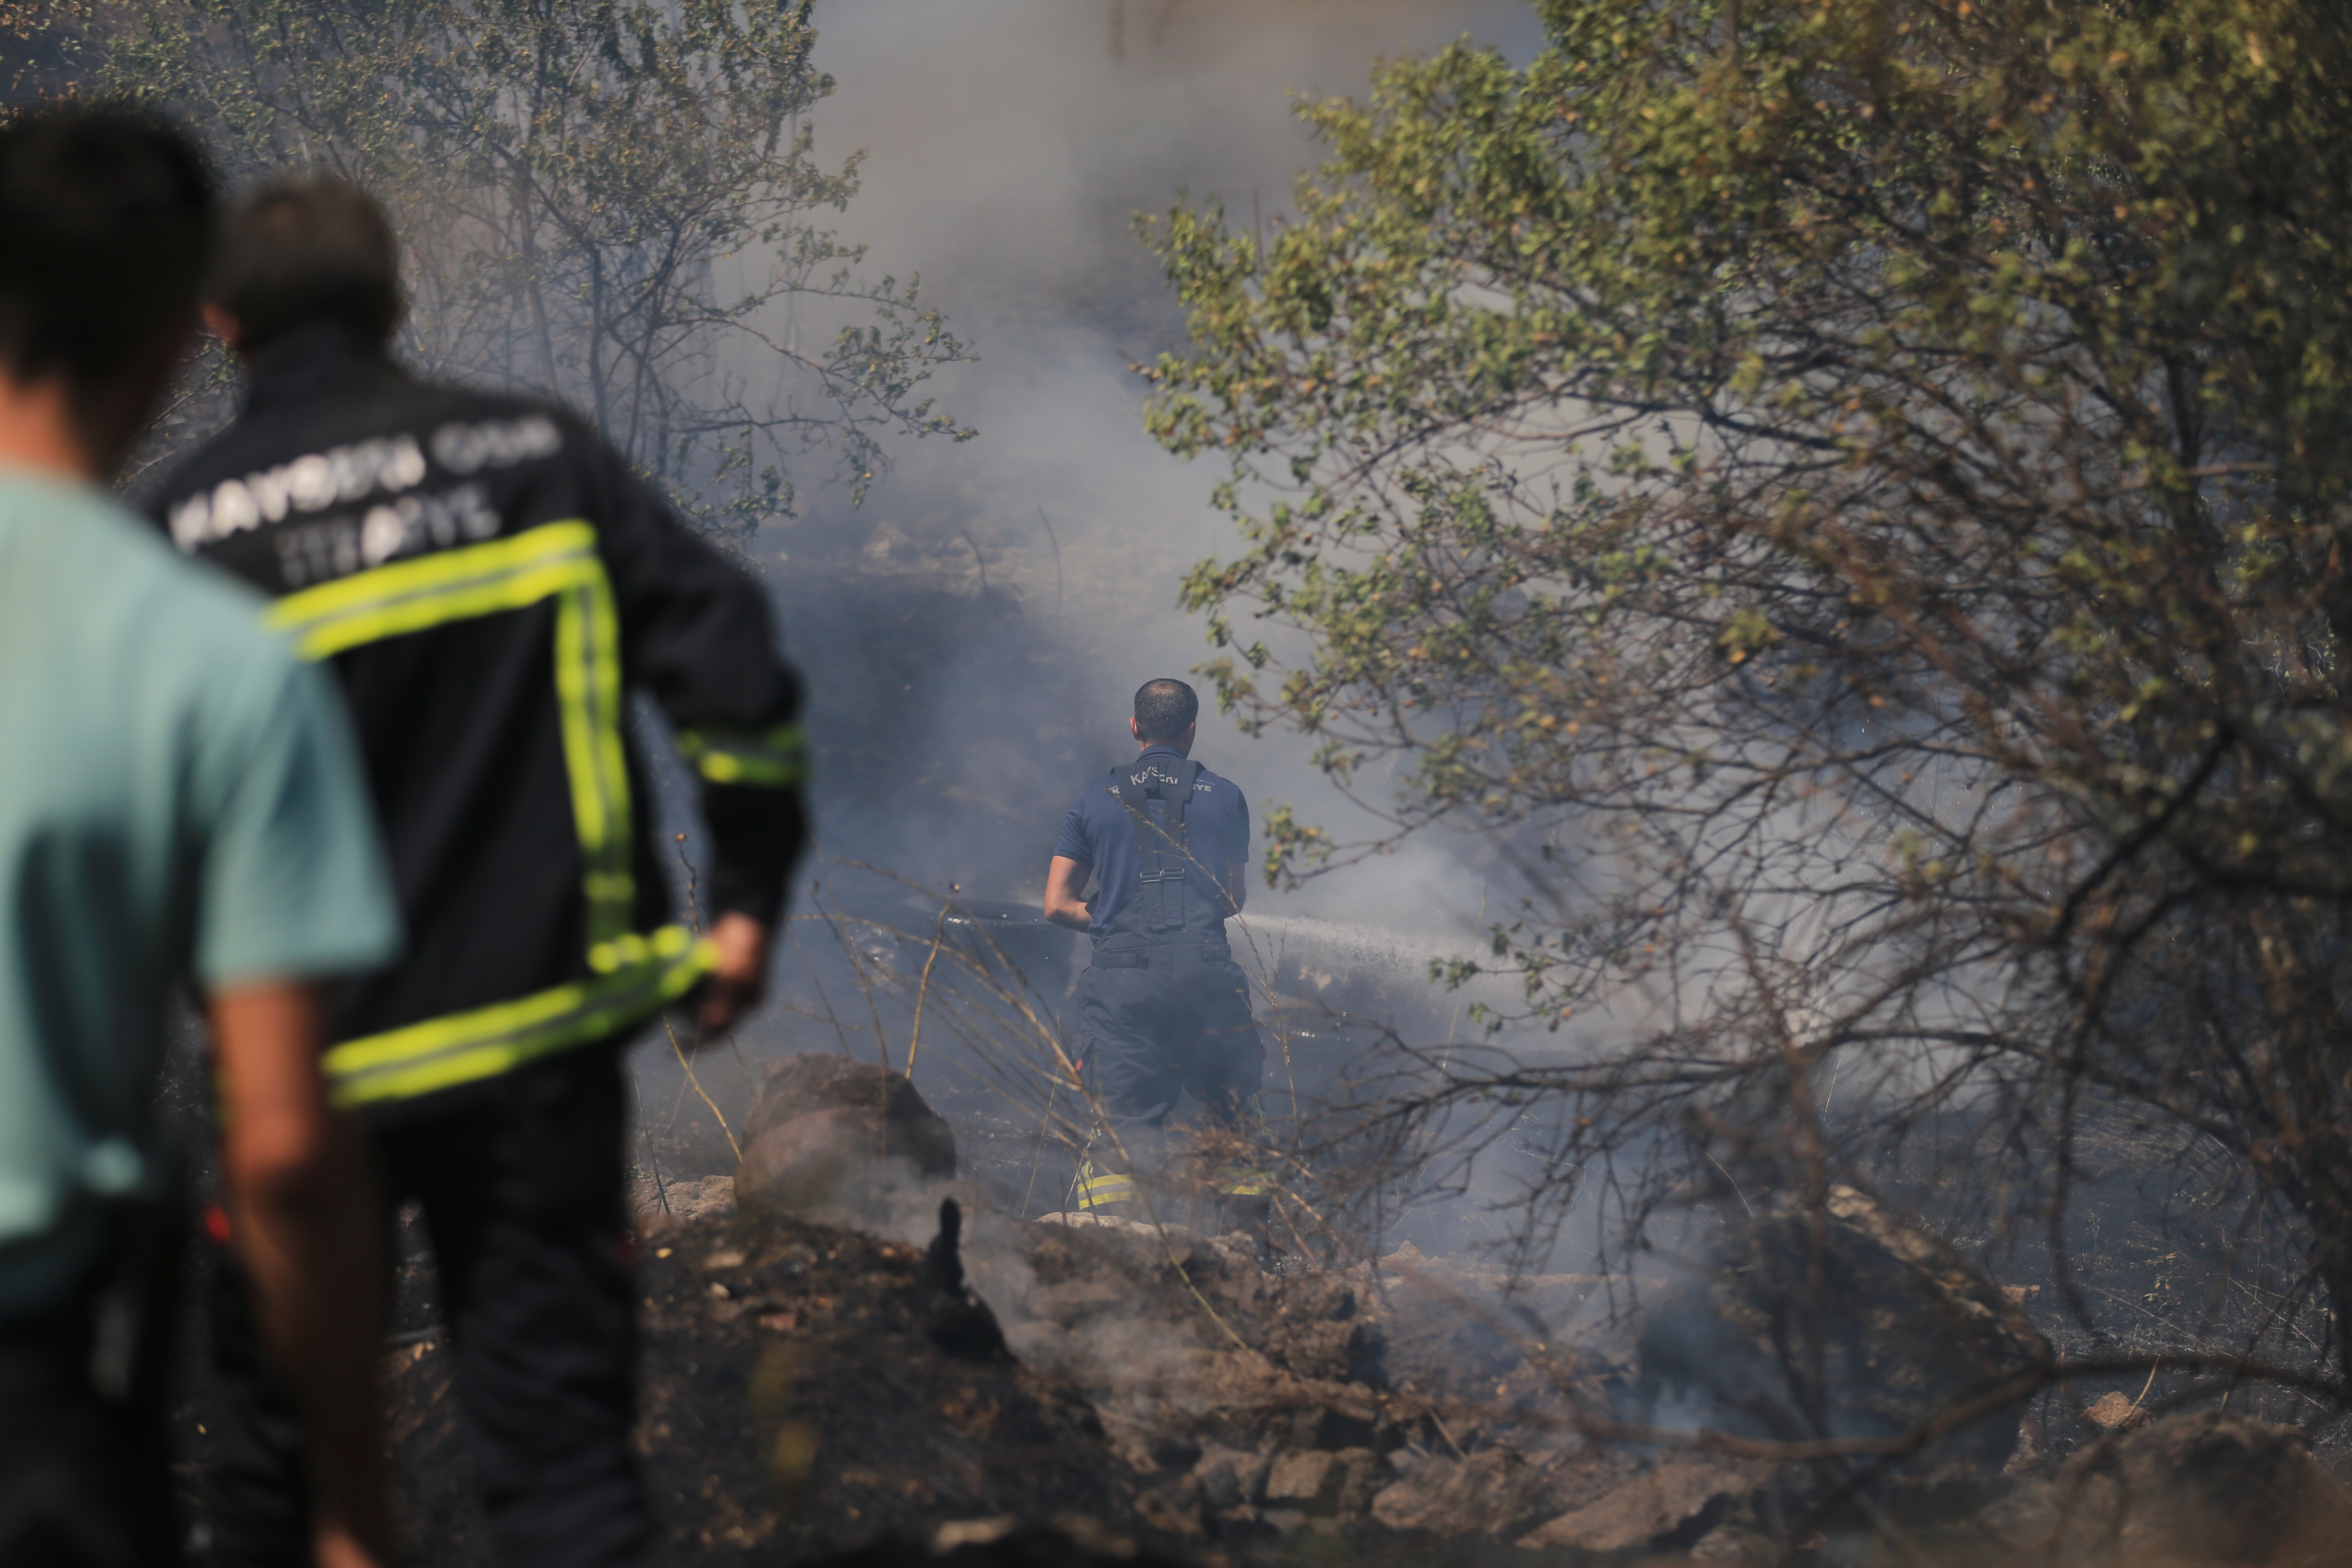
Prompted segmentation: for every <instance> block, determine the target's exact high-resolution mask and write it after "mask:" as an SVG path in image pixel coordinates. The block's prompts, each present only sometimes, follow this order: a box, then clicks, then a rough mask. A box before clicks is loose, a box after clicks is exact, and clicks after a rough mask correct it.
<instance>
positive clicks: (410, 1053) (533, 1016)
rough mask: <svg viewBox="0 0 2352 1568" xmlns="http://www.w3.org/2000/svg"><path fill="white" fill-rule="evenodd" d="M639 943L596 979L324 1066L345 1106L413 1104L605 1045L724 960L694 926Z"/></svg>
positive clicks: (331, 1055) (418, 1028)
mask: <svg viewBox="0 0 2352 1568" xmlns="http://www.w3.org/2000/svg"><path fill="white" fill-rule="evenodd" d="M634 942H635V949H636V951H635V955H634V956H633V957H631V958H630V959H629V960H628V961H627V962H625V963H622V964H621V965H620V966H619V967H617V968H615V969H614V970H613V971H612V972H611V973H605V974H602V975H599V976H598V977H597V978H595V979H593V980H587V981H581V982H578V983H576V984H570V985H558V986H556V987H554V988H553V989H552V990H548V991H541V992H539V993H538V994H535V995H530V996H521V997H517V998H516V999H515V1000H513V1001H511V1002H499V1003H494V1004H492V1005H489V1006H488V1007H478V1008H476V1009H474V1010H473V1011H472V1012H469V1013H452V1014H449V1015H448V1016H445V1017H439V1018H428V1019H426V1020H425V1021H424V1022H423V1023H419V1024H411V1025H408V1026H406V1027H404V1028H399V1029H393V1030H389V1031H387V1032H386V1033H384V1034H381V1035H370V1036H368V1037H364V1038H362V1039H357V1040H346V1041H344V1042H343V1043H342V1044H341V1045H339V1046H336V1047H333V1048H332V1049H331V1050H329V1051H328V1052H327V1054H326V1057H325V1058H324V1066H325V1068H326V1071H327V1078H328V1081H329V1084H330V1086H331V1094H332V1096H333V1098H334V1101H335V1103H336V1104H337V1105H339V1106H341V1107H343V1108H345V1109H347V1110H349V1109H352V1108H356V1107H360V1106H366V1105H373V1104H377V1103H380V1102H382V1101H384V1100H410V1099H414V1098H415V1097H416V1096H418V1095H421V1094H431V1093H433V1092H435V1091H436V1090H438V1089H454V1088H456V1087H457V1086H458V1085H459V1084H466V1083H474V1082H477V1081H478V1080H480V1079H487V1078H496V1077H498V1076H499V1074H500V1073H505V1072H511V1071H512V1070H513V1069H515V1068H519V1067H520V1066H522V1065H523V1064H524V1063H526V1062H529V1061H532V1060H535V1059H537V1058H541V1057H544V1056H550V1055H552V1054H553V1053H555V1052H557V1051H561V1050H565V1049H568V1048H570V1047H573V1046H582V1045H586V1044H588V1043H589V1042H591V1041H593V1040H599V1039H603V1038H604V1037H606V1036H609V1035H611V1034H614V1032H616V1031H617V1030H619V1029H621V1028H623V1027H625V1026H627V1025H629V1024H633V1023H635V1021H636V1020H638V1019H639V1018H642V1017H644V1016H646V1014H648V1013H651V1012H652V1011H654V1009H656V1008H657V1007H660V1006H662V1005H664V1004H666V1003H669V1002H675V1001H676V1000H677V999H678V998H679V997H680V996H683V995H685V994H687V993H688V991H690V990H692V989H693V988H694V985H695V983H696V982H697V981H698V980H700V979H701V978H702V977H703V975H705V974H706V973H709V970H710V967H711V965H712V964H713V963H716V962H717V959H718V951H717V949H715V948H714V947H712V946H711V944H710V943H709V942H708V941H706V940H704V939H701V938H698V937H697V936H696V935H695V934H694V933H693V932H692V931H688V930H687V929H686V927H684V926H676V925H672V926H664V927H662V928H661V929H660V930H659V931H655V932H654V933H653V934H652V935H651V936H649V937H638V938H635V939H634Z"/></svg>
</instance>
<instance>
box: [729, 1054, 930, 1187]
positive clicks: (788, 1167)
mask: <svg viewBox="0 0 2352 1568" xmlns="http://www.w3.org/2000/svg"><path fill="white" fill-rule="evenodd" d="M743 1133H744V1136H743V1160H742V1163H741V1164H740V1165H739V1166H738V1167H737V1168H736V1172H735V1189H734V1195H735V1202H736V1203H737V1205H739V1206H740V1207H742V1208H744V1209H746V1210H751V1211H754V1212H756V1211H760V1210H763V1209H764V1210H771V1211H780V1212H783V1213H790V1214H801V1215H808V1214H814V1213H818V1212H820V1211H824V1210H827V1209H832V1208H836V1207H841V1206H850V1207H857V1206H862V1205H865V1204H866V1202H867V1201H868V1200H870V1199H871V1198H872V1197H873V1195H874V1194H875V1193H876V1192H877V1189H880V1188H885V1187H890V1186H896V1185H903V1184H906V1183H908V1181H909V1180H910V1179H911V1180H913V1181H924V1180H944V1179H946V1178H948V1177H950V1176H953V1175H954V1174H955V1169H956V1143H955V1131H954V1129H952V1128H950V1126H949V1125H948V1123H947V1121H946V1119H945V1118H943V1117H941V1116H940V1114H939V1113H938V1112H937V1111H935V1110H932V1109H931V1108H930V1107H929V1105H927V1104H925V1103H924V1102H923V1097H922V1096H921V1095H920V1094H919V1093H918V1092H916V1089H915V1086H914V1085H913V1084H911V1083H909V1082H908V1081H907V1079H905V1078H904V1077H902V1076H901V1075H899V1074H898V1073H895V1072H890V1071H887V1070H886V1069H884V1068H878V1067H869V1066H867V1065H866V1064H865V1063H862V1062H854V1061H852V1060H850V1059H849V1058H847V1057H830V1056H799V1057H786V1058H784V1059H783V1060H782V1061H780V1062H777V1063H775V1064H773V1065H772V1066H771V1067H770V1068H768V1070H767V1072H766V1074H765V1075H764V1076H763V1077H762V1078H761V1081H760V1092H759V1096H758V1098H757V1099H755V1100H753V1101H752V1102H751V1116H750V1118H749V1119H748V1120H747V1121H746V1122H745V1123H744V1129H743Z"/></svg>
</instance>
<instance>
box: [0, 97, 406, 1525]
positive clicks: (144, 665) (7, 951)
mask: <svg viewBox="0 0 2352 1568" xmlns="http://www.w3.org/2000/svg"><path fill="white" fill-rule="evenodd" d="M210 219H211V192H210V185H209V181H208V179H207V178H206V176H205V172H204V169H203V166H202V164H201V163H200V162H199V161H198V160H197V158H196V156H195V155H194V153H193V152H192V151H190V150H189V149H188V148H187V146H186V145H185V143H184V142H182V141H181V140H180V139H179V138H178V137H177V136H175V135H173V134H172V133H171V132H168V131H165V130H164V129H163V128H162V127H160V126H158V125H156V124H154V123H152V122H151V121H145V120H142V119H140V118H137V117H133V116H129V115H125V114H121V113H114V112H97V113H91V112H86V111H85V112H73V111H67V112H41V113H34V114H30V115H26V116H22V117H19V118H18V119H16V121H13V122H11V123H10V124H9V125H8V126H7V128H6V129H5V130H0V1562H6V1563H17V1562H44V1563H46V1562H67V1563H89V1564H105V1565H112V1564H117V1563H121V1564H124V1565H125V1568H129V1565H131V1564H142V1565H143V1564H148V1563H157V1562H161V1561H165V1560H167V1559H169V1558H170V1557H172V1556H173V1553H174V1546H175V1542H174V1541H173V1534H174V1531H173V1521H172V1514H173V1508H172V1503H171V1495H170V1489H169V1487H168V1485H167V1484H166V1477H165V1472H164V1469H163V1463H162V1457H163V1440H162V1426H161V1421H160V1419H159V1413H158V1412H157V1410H156V1409H154V1408H153V1407H152V1404H147V1403H142V1402H143V1401H148V1400H151V1399H152V1386H151V1384H150V1382H149V1380H148V1379H147V1378H146V1377H144V1376H143V1375H142V1374H141V1373H139V1371H138V1370H137V1358H136V1357H134V1356H130V1355H126V1354H125V1353H123V1352H124V1351H125V1347H124V1346H122V1345H120V1344H115V1343H111V1342H110V1325H112V1324H115V1323H119V1322H121V1321H123V1313H122V1312H121V1307H122V1306H123V1305H124V1304H125V1295H124V1292H123V1290H122V1289H121V1279H122V1276H123V1268H122V1265H123V1262H124V1258H123V1254H124V1253H125V1251H126V1247H127V1245H128V1243H127V1237H128V1236H129V1234H130V1232H131V1226H128V1225H126V1223H125V1222H126V1216H127V1215H131V1214H133V1213H135V1212H137V1210H138V1206H139V1202H140V1200H142V1198H149V1197H152V1196H153V1195H154V1189H155V1187H156V1184H157V1181H158V1175H159V1173H157V1172H156V1171H154V1170H153V1169H152V1146H151V1140H152V1128H151V1126H150V1121H151V1115H150V1112H151V1102H152V1099H153V1096H154V1084H155V1076H156V1070H157V1068H158V1066H159V1064H160V1062H161V1060H162V1058H163V1047H164V1029H163V1020H164V1011H165V1001H166V995H167V993H168V991H169V989H170V988H171V986H172V985H173V984H174V983H175V982H176V981H179V980H182V979H185V980H186V981H188V982H190V983H191V984H193V985H194V988H195V990H196V992H197V994H199V995H200V996H202V997H203V998H204V1000H205V1004H206V1007H207V1010H208V1012H209V1014H210V1016H211V1020H212V1025H213V1041H214V1052H215V1058H214V1069H215V1079H216V1082H217V1085H218V1093H219V1104H220V1110H221V1117H222V1123H223V1133H222V1148H221V1163H222V1173H223V1184H224V1194H225V1197H226V1202H227V1204H228V1206H229V1208H230V1210H231V1211H232V1213H233V1214H234V1215H236V1229H237V1234H238V1239H239V1245H240V1249H241V1252H242V1255H243V1257H242V1260H243V1262H244V1263H245V1265H246V1267H247V1269H248V1270H249V1271H250V1272H251V1273H253V1275H254V1276H255V1278H256V1279H257V1280H258V1281H260V1286H259V1290H258V1293H259V1294H260V1295H261V1296H263V1297H264V1298H265V1300H264V1304H263V1306H262V1309H261V1315H262V1316H263V1318H264V1320H265V1321H266V1322H267V1323H268V1327H269V1328H270V1329H271V1330H272V1331H273V1332H272V1339H273V1341H274V1344H273V1349H274V1350H275V1351H276V1352H277V1353H278V1358H279V1359H280V1361H281V1362H282V1363H285V1365H286V1366H287V1367H288V1369H289V1375H290V1376H291V1378H292V1380H293V1381H294V1382H295V1383H296V1384H298V1385H299V1387H300V1389H301V1391H302V1393H301V1397H302V1403H303V1407H304V1413H305V1416H306V1419H307V1421H308V1423H309V1426H310V1436H311V1441H312V1455H313V1461H314V1465H315V1468H317V1470H318V1471H319V1473H320V1477H321V1479H322V1483H323V1484H322V1490H324V1491H325V1492H326V1493H327V1494H328V1495H329V1496H330V1497H331V1499H332V1500H333V1503H334V1508H333V1511H332V1512H331V1514H330V1515H329V1516H328V1517H327V1518H326V1519H325V1521H324V1522H323V1524H322V1527H321V1530H320V1536H319V1558H320V1562H321V1563H337V1564H362V1563H370V1562H372V1561H374V1560H375V1559H376V1558H377V1557H379V1556H380V1555H381V1554H382V1552H383V1550H384V1547H385V1545H386V1542H385V1536H386V1533H387V1521H386V1519H385V1507H384V1503H383V1484H382V1476H381V1458H380V1448H379V1445H378V1442H377V1432H376V1420H375V1400H374V1390H373V1357H374V1354H375V1351H376V1347H377V1344H378V1342H379V1341H380V1334H381V1329H380V1326H379V1325H380V1321H381V1310H382V1252H381V1247H382V1238H381V1237H380V1235H379V1234H378V1233H377V1232H376V1229H375V1227H374V1226H373V1222H372V1221H371V1220H370V1219H369V1218H368V1210H367V1208H366V1206H365V1203H364V1178H363V1173H362V1167H361V1163H360V1160H359V1157H358V1146H357V1144H356V1142H355V1141H354V1140H353V1139H352V1138H351V1137H350V1136H349V1135H348V1132H347V1131H341V1130H339V1128H338V1124H337V1121H336V1119H335V1118H334V1117H333V1116H332V1114H331V1112H330V1111H329V1110H328V1107H327V1101H326V1095H325V1090H324V1088H323V1085H322V1082H321V1080H320V1073H319V1068H318V1050H319V1044H320V1038H319V1027H318V1013H319V1009H318V1005H317V1002H316V999H315V996H314V994H313V990H312V983H313V982H314V981H316V980H317V979H320V978H323V977H327V976H331V975H335V974H340V973H350V972H352V971H355V970H360V969H364V968H368V967H371V966H373V965H376V964H380V963H383V962H385V961H386V960H387V959H389V958H391V957H392V956H393V955H394V949H395V947H396V945H397V940H398V927H397V917H396V915H395V913H394V906H393V904H392V901H391V896H390V892H389V889H388V887H387V884H386V878H385V873H384V869H383V865H382V864H381V858H380V851H379V850H378V848H377V847H376V844H375V840H374V834H373V826H372V816H371V814H370V812H369V808H368V804H367V801H366V799H365V795H364V786H363V785H362V783H361V782H360V778H359V775H358V772H357V767H356V762H355V759H354V757H353V755H352V745H351V742H350V738H349V736H348V734H347V733H346V731H345V726H344V721H343V718H342V714H341V709H340V707H339V706H338V704H337V700H336V699H335V697H334V695H333V692H332V690H331V688H330V687H329V685H328V684H327V682H326V681H325V679H323V678H322V677H321V676H320V674H319V673H318V672H316V671H315V670H312V669H310V668H307V667H304V666H302V665H300V664H299V663H297V661H296V660H295V659H294V658H293V657H292V655H291V652H290V651H289V649H287V648H286V647H283V646H282V645H281V644H280V643H279V642H278V639H276V638H275V637H271V636H269V635H268V634H267V633H265V632H264V631H263V630H262V629H261V626H260V620H259V605H258V603H257V601H256V600H255V599H254V598H252V597H251V596H250V595H247V593H246V592H244V591H243V590H242V589H239V588H237V587H235V586H233V585H231V584H229V583H228V582H227V581H226V579H224V578H221V577H218V576H216V575H215V574H210V573H207V572H205V570H203V569H202V568H199V567H196V566H193V565H190V564H187V563H184V562H182V561H181V560H180V559H179V558H178V557H177V556H175V555H174V554H173V552H172V551H171V550H170V548H169V547H168V546H167V545H165V544H164V543H163V542H162V541H160V540H158V539H157V538H155V537H154V535H153V534H152V532H151V531H149V530H147V529H146V528H145V527H144V526H142V524H141V523H139V522H138V521H135V520H134V519H133V518H132V517H131V516H130V515H129V514H128V513H126V512H125V511H124V510H121V508H120V507H118V506H117V505H116V504H115V503H114V502H113V501H111V500H109V499H108V498H107V497H106V495H105V494H104V492H102V491H101V490H100V489H98V488H97V485H96V483H95V481H96V480H98V479H100V478H101V477H102V476H103V475H104V474H105V473H106V472H107V471H108V469H110V468H111V467H112V466H113V464H114V462H115V461H117V460H118V459H119V458H120V456H121V452H122V451H123V450H124V449H125V448H126V447H128V445H129V443H130V440H131V437H133V436H134V435H135V434H136V433H137V431H138V429H139V427H140V426H141V424H142V422H143V418H144V416H145V412H146V410H147V409H148V408H149V407H150V406H152V399H153V396H154V395H155V394H156V392H157V391H158V390H159V389H160V387H161V385H162V384H163V379H164V377H165V376H166V375H167V374H168V373H169V372H170V370H171V368H172V366H173V363H174V361H175V360H176V358H177V354H178V350H179V346H180V344H181V343H182V342H184V339H185V336H186V333H187V331H188V329H189V326H190V324H191V322H192V320H193V316H194V285H195V281H196V278H197V276H198V274H199V272H200V269H201V268H202V267H203V265H204V257H205V244H206V241H207V238H208V237H209V232H210Z"/></svg>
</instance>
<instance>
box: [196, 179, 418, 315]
mask: <svg viewBox="0 0 2352 1568" xmlns="http://www.w3.org/2000/svg"><path fill="white" fill-rule="evenodd" d="M205 300H206V301H207V302H209V303H211V304H213V305H215V306H217V307H219V308H220V309H221V310H226V311H227V312H228V313H229V314H230V315H231V316H234V317H235V318H236V326H237V346H238V347H240V348H242V349H244V350H245V351H247V353H252V352H254V351H256V350H258V349H263V348H267V347H268V345H269V344H270V343H272V342H275V341H277V340H278V339H279V338H282V337H284V336H285V335H286V334H287V333H288V332H290V331H293V330H294V329H295V328H297V327H306V326H309V325H310V324H311V323H313V322H316V321H333V322H337V323H340V324H341V325H342V326H344V327H347V328H349V329H350V330H351V331H353V332H356V333H358V334H360V335H361V336H362V337H363V338H365V339H366V340H367V341H368V342H372V343H381V342H385V341H386V340H387V339H389V338H390V337H391V336H392V331H393V329H394V327H396V326H398V325H399V324H400V242H399V241H398V240H397V239H395V238H394V237H393V232H392V222H391V220H390V219H388V218H386V217H385V216H383V208H382V207H381V206H379V205H376V203H375V201H374V199H373V197H371V196H370V195H368V194H367V193H366V192H364V191H362V190H361V189H360V188H359V187H358V186H356V185H352V184H347V183H345V182H344V181H341V180H339V179H336V178H335V177H334V176H333V175H331V174H304V175H300V176H298V177H296V178H292V179H285V180H272V181H270V182H268V184H262V185H257V186H255V187H254V188H253V189H251V190H249V191H247V192H246V193H245V194H243V195H240V196H238V197H237V198H236V200H235V201H233V202H231V203H230V204H229V209H228V216H226V217H225V218H223V219H222V220H221V237H220V248H219V250H218V252H217V254H216V255H215V258H214V260H213V270H212V276H211V277H210V278H209V279H206V281H205Z"/></svg>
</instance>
